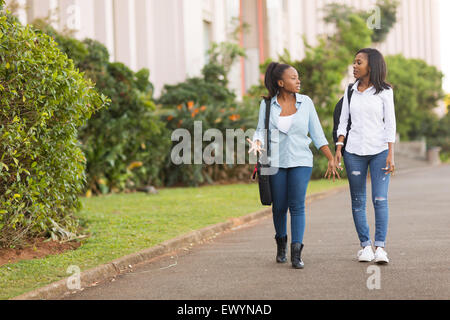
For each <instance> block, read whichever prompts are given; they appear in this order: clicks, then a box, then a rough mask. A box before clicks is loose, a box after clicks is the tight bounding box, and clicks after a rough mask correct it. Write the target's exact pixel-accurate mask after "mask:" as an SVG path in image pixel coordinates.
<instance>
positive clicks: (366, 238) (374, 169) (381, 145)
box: [335, 48, 396, 263]
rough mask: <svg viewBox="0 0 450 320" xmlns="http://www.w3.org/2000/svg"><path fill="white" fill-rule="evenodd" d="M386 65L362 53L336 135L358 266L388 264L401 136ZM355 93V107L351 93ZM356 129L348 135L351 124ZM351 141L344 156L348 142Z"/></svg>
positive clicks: (374, 52) (376, 54) (372, 54)
mask: <svg viewBox="0 0 450 320" xmlns="http://www.w3.org/2000/svg"><path fill="white" fill-rule="evenodd" d="M386 74H387V67H386V62H385V61H384V58H383V56H382V54H381V53H380V52H379V51H378V50H376V49H371V48H366V49H362V50H360V51H358V53H357V54H356V56H355V60H354V62H353V75H354V77H355V78H356V80H357V81H356V83H355V84H354V85H353V87H351V88H350V89H349V88H347V89H346V90H345V94H344V101H343V105H342V112H341V117H340V121H339V127H338V131H337V136H338V137H339V138H338V142H337V143H336V145H337V150H336V154H335V158H336V163H337V164H338V168H339V169H340V170H342V167H341V161H342V158H343V159H344V164H345V168H346V170H347V175H348V181H349V184H350V193H351V199H352V214H353V221H354V223H355V227H356V231H357V234H358V237H359V240H360V244H361V247H362V250H359V251H358V254H357V257H358V260H359V261H364V262H369V261H372V260H375V262H376V263H388V262H389V259H388V256H387V253H386V251H385V249H384V248H385V240H386V234H387V229H388V217H389V207H388V188H389V180H390V176H391V174H392V173H394V170H395V163H394V143H395V135H396V123H395V110H394V93H393V90H392V87H391V86H390V85H389V84H388V83H386V82H385V79H386ZM348 90H353V93H352V97H351V102H350V105H349V103H348V99H347V97H348V95H347V91H348ZM349 118H350V119H351V127H350V130H349V131H348V133H347V124H348V121H349ZM345 139H347V142H346V146H345V150H344V152H343V154H342V147H343V143H344V141H345ZM369 168H370V177H371V183H372V203H373V206H374V209H375V229H376V230H375V241H374V243H373V244H374V246H375V252H374V251H373V249H372V241H371V239H370V234H369V225H368V223H367V217H366V179H367V171H368V169H369Z"/></svg>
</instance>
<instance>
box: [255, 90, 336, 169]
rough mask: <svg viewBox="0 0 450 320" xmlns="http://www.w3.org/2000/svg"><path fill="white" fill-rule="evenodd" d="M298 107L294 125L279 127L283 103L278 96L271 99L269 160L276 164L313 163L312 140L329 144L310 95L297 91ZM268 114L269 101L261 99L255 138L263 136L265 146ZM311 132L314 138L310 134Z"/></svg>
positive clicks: (318, 144)
mask: <svg viewBox="0 0 450 320" xmlns="http://www.w3.org/2000/svg"><path fill="white" fill-rule="evenodd" d="M296 100H297V101H296V103H295V107H296V108H297V112H296V113H295V114H294V116H293V119H292V125H291V127H290V129H289V131H288V132H287V133H283V132H282V131H280V130H278V119H279V117H280V114H281V105H280V104H279V103H278V100H277V96H275V97H273V98H272V100H271V103H270V119H269V130H270V152H271V155H270V157H269V162H270V165H271V166H272V167H277V168H292V167H299V166H302V167H312V166H313V155H312V152H311V149H310V148H309V145H310V144H311V141H312V142H314V145H315V146H316V148H317V149H320V148H321V147H323V146H325V145H328V141H327V139H326V138H325V134H324V133H323V129H322V126H321V124H320V121H319V117H318V116H317V112H316V109H315V107H314V103H313V101H312V100H311V98H309V97H308V96H305V95H301V94H298V93H296ZM265 117H266V102H265V101H264V100H262V101H261V105H260V108H259V120H258V126H257V128H256V131H255V134H254V136H253V141H256V140H260V141H261V142H262V145H261V146H262V148H264V149H266V148H265V122H264V120H265ZM308 133H309V135H310V136H311V138H310V137H309V136H308Z"/></svg>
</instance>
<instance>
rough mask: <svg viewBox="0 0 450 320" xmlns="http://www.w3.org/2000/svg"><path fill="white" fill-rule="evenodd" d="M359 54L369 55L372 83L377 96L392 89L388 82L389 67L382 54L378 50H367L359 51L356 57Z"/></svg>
mask: <svg viewBox="0 0 450 320" xmlns="http://www.w3.org/2000/svg"><path fill="white" fill-rule="evenodd" d="M359 53H365V54H367V57H368V60H369V68H370V82H371V83H372V85H373V86H374V87H375V90H376V92H375V94H378V93H380V92H381V91H383V90H385V89H389V88H391V87H392V86H391V85H390V84H389V83H387V82H386V75H387V67H386V61H384V57H383V55H382V54H381V52H380V51H378V50H377V49H372V48H365V49H361V50H359V51H358V52H357V53H356V55H355V56H357V55H358V54H359Z"/></svg>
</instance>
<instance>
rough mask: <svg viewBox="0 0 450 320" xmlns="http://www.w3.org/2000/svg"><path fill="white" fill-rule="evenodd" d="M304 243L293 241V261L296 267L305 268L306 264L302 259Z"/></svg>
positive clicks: (293, 265)
mask: <svg viewBox="0 0 450 320" xmlns="http://www.w3.org/2000/svg"><path fill="white" fill-rule="evenodd" d="M302 250H303V243H298V242H296V243H291V262H292V267H293V268H295V269H303V267H304V266H305V265H304V263H303V261H302Z"/></svg>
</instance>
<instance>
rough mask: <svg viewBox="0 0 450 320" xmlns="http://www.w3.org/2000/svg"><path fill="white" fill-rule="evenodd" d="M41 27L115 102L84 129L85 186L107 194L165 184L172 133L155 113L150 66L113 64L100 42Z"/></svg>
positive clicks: (100, 89)
mask: <svg viewBox="0 0 450 320" xmlns="http://www.w3.org/2000/svg"><path fill="white" fill-rule="evenodd" d="M41 28H42V29H43V30H44V31H45V32H46V33H48V34H50V35H52V36H53V37H54V38H55V40H56V42H57V43H58V44H59V47H60V48H61V50H63V51H64V52H66V53H67V54H68V55H69V57H71V58H72V59H73V60H74V62H75V64H76V66H77V67H78V68H79V69H80V70H82V71H84V72H85V75H86V77H87V78H90V79H92V81H94V82H95V83H96V87H97V88H98V90H99V91H100V92H102V93H103V94H105V95H107V96H108V97H110V98H111V101H112V102H111V105H110V107H109V108H108V109H105V110H102V111H101V112H98V113H97V114H95V115H94V116H93V117H92V118H91V119H90V120H89V121H88V122H87V124H86V125H85V126H83V127H82V128H81V129H80V133H79V139H80V141H81V142H82V148H83V150H84V152H85V154H86V158H87V167H86V173H87V188H88V189H89V190H91V191H92V192H94V193H108V192H110V191H114V192H118V191H123V190H125V189H137V188H139V187H142V186H146V185H150V184H152V185H155V186H160V185H162V181H161V179H160V174H161V173H160V170H161V167H162V166H163V161H164V159H165V158H166V156H167V154H168V153H169V147H170V136H169V135H168V133H167V132H166V128H165V123H164V122H162V121H160V120H159V117H158V115H156V113H155V112H156V106H155V104H154V102H153V100H152V94H153V85H152V84H151V83H150V81H149V80H148V79H149V75H150V74H149V70H148V69H142V70H140V71H138V72H136V73H135V72H133V71H132V70H130V69H129V68H128V67H127V66H125V65H124V64H122V63H111V62H109V53H108V50H107V48H106V47H105V46H104V45H103V44H101V43H100V42H98V41H95V40H92V39H85V40H84V41H79V40H76V39H73V38H71V37H70V36H66V35H62V34H58V33H57V32H56V31H55V30H54V29H52V28H51V27H50V26H48V25H45V24H44V25H43V26H42V27H41Z"/></svg>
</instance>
